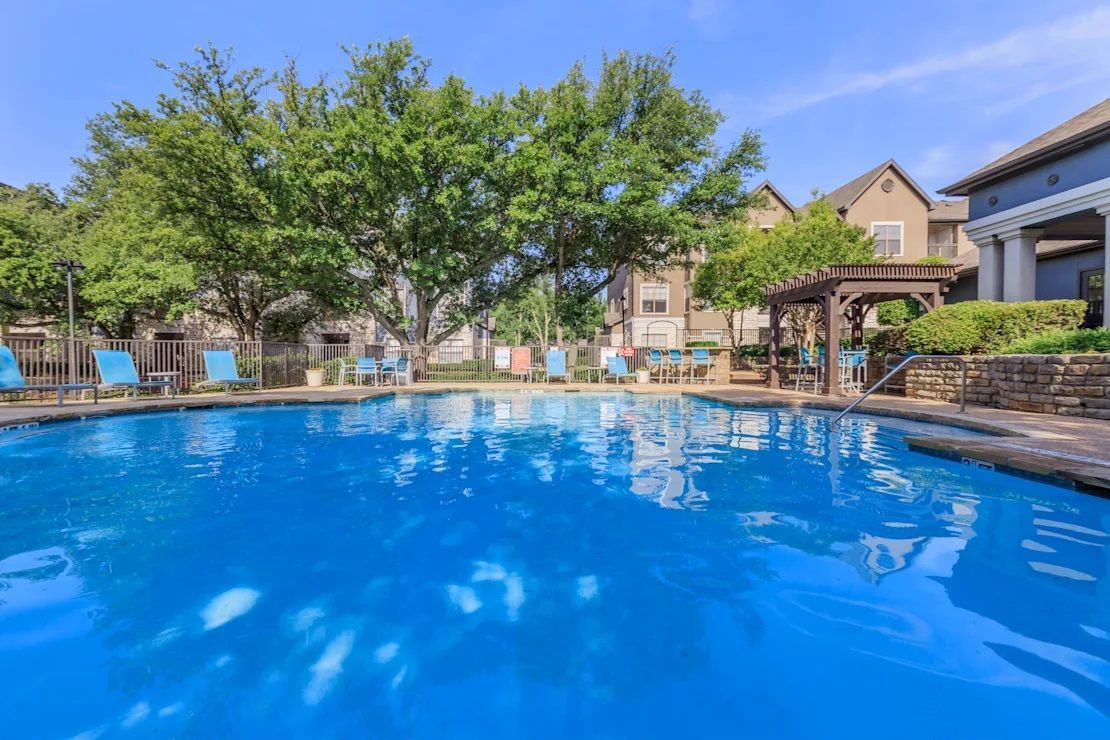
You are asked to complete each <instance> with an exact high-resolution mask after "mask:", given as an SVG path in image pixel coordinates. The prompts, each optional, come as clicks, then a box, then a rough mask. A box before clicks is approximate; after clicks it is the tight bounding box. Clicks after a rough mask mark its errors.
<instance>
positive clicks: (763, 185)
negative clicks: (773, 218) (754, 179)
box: [752, 180, 798, 213]
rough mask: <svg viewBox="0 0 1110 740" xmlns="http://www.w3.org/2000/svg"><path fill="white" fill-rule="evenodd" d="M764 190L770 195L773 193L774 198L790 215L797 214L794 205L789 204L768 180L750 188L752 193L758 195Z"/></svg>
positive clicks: (787, 199)
mask: <svg viewBox="0 0 1110 740" xmlns="http://www.w3.org/2000/svg"><path fill="white" fill-rule="evenodd" d="M764 188H767V189H768V190H770V191H771V192H772V193H774V195H775V197H776V198H778V199H779V200H781V201H782V204H783V205H784V206H786V208H787V210H789V211H790V212H791V213H796V212H797V210H798V209H797V208H795V207H794V204H793V203H791V202H790V199H789V198H787V197H786V196H785V195H783V194H782V191H781V190H779V189H778V188H776V187H775V186H774V184H772V182H771V181H770V180H764V181H763V182H761V183H759V184H758V185H756V186H755V187H754V188H752V192H753V193H758V192H759V191H760V190H763V189H764Z"/></svg>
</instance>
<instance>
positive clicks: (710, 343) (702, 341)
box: [686, 340, 721, 347]
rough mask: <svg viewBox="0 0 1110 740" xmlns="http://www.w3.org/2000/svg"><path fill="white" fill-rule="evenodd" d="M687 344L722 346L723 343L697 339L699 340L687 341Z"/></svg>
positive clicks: (693, 345) (694, 345)
mask: <svg viewBox="0 0 1110 740" xmlns="http://www.w3.org/2000/svg"><path fill="white" fill-rule="evenodd" d="M686 346H687V347H720V346H721V345H720V344H718V343H717V342H710V341H707V340H700V341H697V342H687V343H686Z"/></svg>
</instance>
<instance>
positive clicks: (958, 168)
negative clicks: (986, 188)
mask: <svg viewBox="0 0 1110 740" xmlns="http://www.w3.org/2000/svg"><path fill="white" fill-rule="evenodd" d="M1014 146H1015V144H1014V143H1013V142H1012V141H1008V140H1002V139H999V140H996V141H991V142H989V143H988V144H987V145H986V146H985V147H983V146H981V145H978V144H974V143H948V144H940V145H938V146H933V147H929V148H928V149H926V150H925V152H924V153H923V154H922V155H921V157H920V158H919V159H917V160H916V161H911V162H910V163H909V164H910V172H912V173H913V176H914V177H915V178H918V179H920V180H921V181H922V182H927V183H939V182H941V181H944V182H947V181H950V180H954V179H956V178H958V177H962V176H963V175H966V174H967V173H968V172H970V171H972V170H974V169H976V168H978V167H979V166H981V165H984V164H986V163H987V162H993V161H994V160H996V159H998V158H999V157H1001V156H1002V155H1003V154H1005V153H1006V152H1009V151H1011V150H1012V149H1013V148H1014Z"/></svg>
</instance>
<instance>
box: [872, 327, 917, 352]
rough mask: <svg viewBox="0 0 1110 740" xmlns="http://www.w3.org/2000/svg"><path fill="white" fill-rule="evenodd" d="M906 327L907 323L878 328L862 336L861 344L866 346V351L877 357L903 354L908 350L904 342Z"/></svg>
mask: <svg viewBox="0 0 1110 740" xmlns="http://www.w3.org/2000/svg"><path fill="white" fill-rule="evenodd" d="M908 328H909V326H908V325H903V326H892V327H890V328H889V329H880V330H879V331H877V332H875V333H874V334H872V335H870V336H868V337H866V338H864V340H863V344H864V346H865V347H867V351H868V352H870V353H871V354H873V355H876V356H878V357H887V356H891V355H904V354H906V352H908V351H909V346H908V345H907V344H906V330H907V329H908Z"/></svg>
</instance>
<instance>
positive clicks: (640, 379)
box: [636, 370, 651, 385]
mask: <svg viewBox="0 0 1110 740" xmlns="http://www.w3.org/2000/svg"><path fill="white" fill-rule="evenodd" d="M636 382H637V383H642V384H644V385H647V384H648V383H650V382H651V371H650V370H637V371H636Z"/></svg>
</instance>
